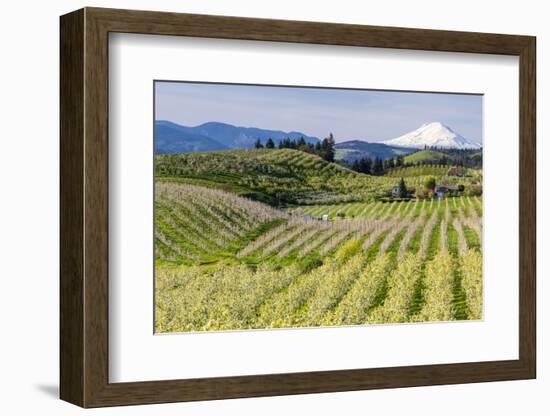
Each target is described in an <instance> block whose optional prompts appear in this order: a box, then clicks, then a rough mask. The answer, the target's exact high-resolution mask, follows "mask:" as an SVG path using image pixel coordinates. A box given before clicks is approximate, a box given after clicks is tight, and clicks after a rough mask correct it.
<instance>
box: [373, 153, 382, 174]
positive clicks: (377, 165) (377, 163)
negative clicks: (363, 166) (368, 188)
mask: <svg viewBox="0 0 550 416" xmlns="http://www.w3.org/2000/svg"><path fill="white" fill-rule="evenodd" d="M372 174H373V175H383V174H384V162H383V161H382V159H380V158H379V157H376V158H375V159H374V165H373V168H372Z"/></svg>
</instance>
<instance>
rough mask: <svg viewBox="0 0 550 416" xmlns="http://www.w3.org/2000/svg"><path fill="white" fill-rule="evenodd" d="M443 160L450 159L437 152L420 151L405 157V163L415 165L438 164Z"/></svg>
mask: <svg viewBox="0 0 550 416" xmlns="http://www.w3.org/2000/svg"><path fill="white" fill-rule="evenodd" d="M442 158H447V159H449V156H448V155H446V154H445V153H442V152H438V151H435V150H420V151H418V152H415V153H411V154H409V155H407V156H405V157H404V158H403V161H404V162H405V163H407V164H411V165H414V164H418V163H438V162H439V161H440V160H441V159H442Z"/></svg>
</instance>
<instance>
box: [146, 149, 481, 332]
mask: <svg viewBox="0 0 550 416" xmlns="http://www.w3.org/2000/svg"><path fill="white" fill-rule="evenodd" d="M250 152H251V153H252V154H253V155H255V156H254V157H249V156H247V157H246V158H244V157H242V155H240V152H214V153H216V154H221V156H220V159H216V160H217V161H216V163H218V164H222V165H223V164H224V163H230V162H229V161H228V157H227V154H229V155H233V156H235V158H233V159H231V157H229V159H230V160H232V161H233V162H236V165H235V166H233V167H232V168H227V170H226V171H225V172H222V171H220V172H217V173H216V171H215V168H214V166H210V167H207V169H206V170H204V171H202V172H201V173H200V174H201V175H202V176H201V179H200V180H201V181H204V182H193V184H191V183H187V180H189V179H190V178H189V177H188V176H186V175H189V174H190V170H188V171H185V173H184V174H182V175H181V176H178V177H177V179H178V180H177V181H174V180H173V177H171V178H168V177H162V178H158V179H157V182H156V185H155V257H156V285H155V297H156V303H155V308H156V314H155V317H156V322H155V326H156V330H157V331H158V332H174V331H184V332H185V331H212V330H234V329H251V328H286V327H308V326H318V325H350V324H364V323H392V322H418V321H431V320H434V321H438V320H453V319H480V317H481V310H482V255H481V239H480V237H481V234H482V228H481V221H482V220H481V215H482V203H481V199H480V198H479V197H461V198H451V199H448V200H445V201H434V200H424V201H419V200H411V201H409V200H405V199H404V200H402V201H400V202H391V203H382V202H363V201H355V202H348V203H342V202H340V203H337V204H331V205H322V204H317V205H309V206H304V205H301V206H299V207H293V208H291V209H287V210H282V209H279V208H274V207H272V206H269V205H267V204H264V203H262V202H258V201H253V200H251V199H249V198H244V197H243V196H242V195H243V194H244V195H246V194H247V192H251V190H252V189H253V190H254V192H260V191H259V188H246V187H245V186H244V185H245V183H246V182H244V181H243V178H245V177H247V176H246V174H247V172H249V170H248V169H255V168H256V167H258V166H259V165H261V164H264V166H265V165H267V166H269V169H273V170H272V171H271V173H270V178H280V177H281V176H277V174H276V172H277V169H278V168H279V167H280V168H281V169H283V166H284V165H283V164H282V161H281V160H279V161H277V158H278V157H281V156H283V155H284V157H285V158H287V162H286V163H287V165H292V166H294V165H300V166H303V170H305V171H308V170H311V171H317V172H319V171H321V170H322V169H323V168H325V167H326V169H328V170H329V172H332V174H334V175H336V176H338V175H342V178H349V179H350V180H352V181H353V180H357V181H358V182H360V181H361V180H363V179H362V178H367V179H368V180H372V179H374V180H377V179H378V180H381V181H388V179H387V178H383V177H382V178H373V177H370V176H367V175H361V174H357V173H353V172H350V171H348V170H346V169H343V168H340V167H335V165H333V164H329V163H327V162H325V161H322V160H320V159H319V158H318V157H315V156H312V155H308V154H306V153H304V152H297V151H289V150H288V149H283V150H267V149H258V150H251V151H250ZM235 153H236V155H235ZM180 157H182V155H176V156H175V157H174V161H175V162H174V163H173V164H171V165H170V166H172V167H176V166H179V167H177V169H183V166H185V164H183V163H182V164H180V163H179V161H180V160H181V159H180ZM195 157H196V158H195ZM195 157H192V158H189V159H188V158H187V157H185V158H184V159H185V160H186V163H189V164H190V165H192V166H193V163H194V162H197V161H199V162H200V163H198V164H197V165H196V166H198V170H199V171H200V170H201V169H205V165H206V166H208V165H209V164H210V163H211V159H210V158H208V159H209V160H210V162H207V163H203V162H204V161H202V160H201V158H200V156H196V155H195ZM272 158H275V161H274V160H273V159H272ZM288 158H292V159H291V160H290V161H288ZM160 160H161V161H163V162H165V161H166V160H169V161H170V160H172V159H170V158H168V159H165V158H161V159H160ZM191 162H192V163H191ZM238 163H243V164H245V165H246V168H244V169H245V170H244V173H243V172H241V173H239V169H240V168H239V167H238ZM248 164H250V165H248ZM185 169H191V168H190V167H187V168H185ZM297 175H298V174H297ZM307 175H310V174H309V173H308V174H307ZM307 175H306V176H307ZM329 175H330V173H327V178H328V176H329ZM306 176H304V177H306ZM282 177H285V176H282ZM287 177H288V176H287ZM311 177H313V175H312V174H311ZM311 177H310V179H308V180H312V179H311ZM216 178H223V179H226V180H227V182H221V183H220V182H216V180H215V179H216ZM235 178H238V179H235ZM418 178H421V179H420V180H422V181H424V180H425V178H423V177H418ZM193 179H195V178H193ZM197 179H198V178H197ZM406 181H407V182H406V184H405V183H403V185H404V187H405V188H406V187H407V186H411V185H410V184H411V183H413V184H415V185H417V186H419V185H422V183H419V182H418V179H414V178H412V177H411V178H409V177H407V180H406ZM388 182H390V181H388ZM388 182H382V183H384V184H386V183H388ZM391 182H393V184H395V179H391ZM403 182H405V180H403ZM205 183H207V184H208V185H210V186H204V184H205ZM220 185H224V186H227V187H226V188H225V190H222V189H220ZM348 186H349V184H348ZM348 189H349V188H348ZM243 190H244V191H243ZM305 214H307V215H308V216H305V217H304V215H305ZM339 214H340V215H339ZM322 215H328V217H329V220H328V221H322V220H320V219H317V218H320V217H321V216H322Z"/></svg>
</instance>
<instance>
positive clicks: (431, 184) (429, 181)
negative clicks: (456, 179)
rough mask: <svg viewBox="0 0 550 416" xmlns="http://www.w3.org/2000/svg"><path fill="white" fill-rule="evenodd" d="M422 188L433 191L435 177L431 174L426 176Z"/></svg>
mask: <svg viewBox="0 0 550 416" xmlns="http://www.w3.org/2000/svg"><path fill="white" fill-rule="evenodd" d="M424 188H426V189H427V190H429V191H433V190H434V189H435V178H434V177H433V176H430V177H428V178H426V180H425V181H424Z"/></svg>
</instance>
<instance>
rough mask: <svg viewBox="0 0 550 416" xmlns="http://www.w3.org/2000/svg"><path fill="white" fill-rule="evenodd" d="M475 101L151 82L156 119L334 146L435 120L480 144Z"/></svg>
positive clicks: (386, 135) (406, 94)
mask: <svg viewBox="0 0 550 416" xmlns="http://www.w3.org/2000/svg"><path fill="white" fill-rule="evenodd" d="M482 99H483V98H482V96H481V95H467V94H441V93H438V94H434V93H419V92H396V91H373V90H345V89H325V88H301V87H267V86H255V85H237V84H201V83H185V82H164V81H163V82H158V81H157V82H156V83H155V100H156V109H155V110H156V111H155V119H156V120H169V121H172V122H174V123H178V124H183V125H186V126H196V125H199V124H202V123H206V122H208V121H219V122H223V123H229V124H233V125H237V126H243V127H260V128H264V129H272V130H284V131H300V132H302V133H304V134H307V135H311V136H317V137H320V138H323V137H326V136H327V135H328V133H330V132H332V133H333V134H334V136H335V138H336V141H337V142H339V141H344V140H349V139H364V140H367V141H379V140H386V139H392V138H395V137H397V136H400V135H402V134H405V133H408V132H409V131H411V130H414V129H417V128H418V127H420V126H421V125H422V124H424V123H429V122H433V121H439V122H442V123H443V124H446V125H447V126H449V127H451V128H452V129H453V130H455V131H456V132H457V133H458V134H461V135H462V136H464V137H466V138H468V139H472V140H474V141H477V142H479V143H482Z"/></svg>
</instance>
